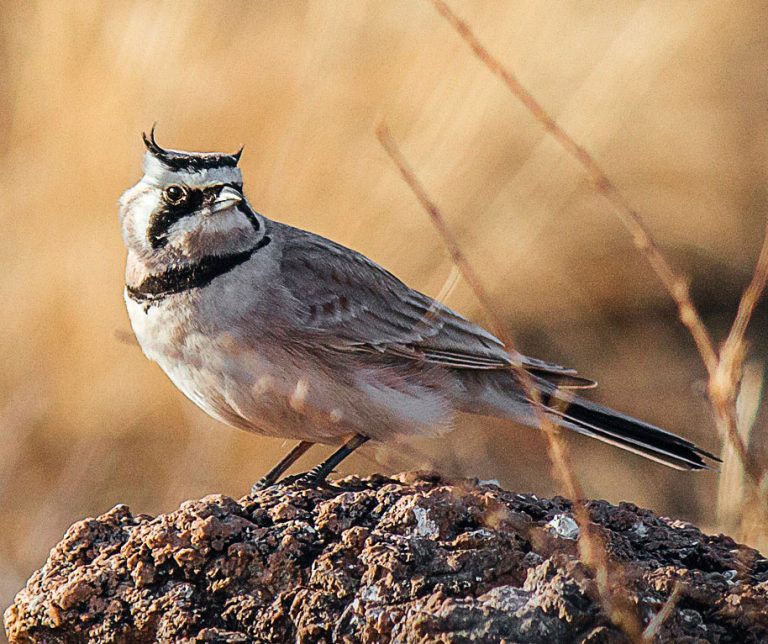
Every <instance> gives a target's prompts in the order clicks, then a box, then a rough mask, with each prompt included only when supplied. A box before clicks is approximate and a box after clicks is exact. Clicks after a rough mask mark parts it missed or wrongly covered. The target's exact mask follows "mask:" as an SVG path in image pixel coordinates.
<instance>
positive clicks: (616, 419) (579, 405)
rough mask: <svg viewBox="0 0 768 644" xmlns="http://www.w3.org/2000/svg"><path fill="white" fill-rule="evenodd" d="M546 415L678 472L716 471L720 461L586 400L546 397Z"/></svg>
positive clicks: (693, 445)
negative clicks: (715, 463)
mask: <svg viewBox="0 0 768 644" xmlns="http://www.w3.org/2000/svg"><path fill="white" fill-rule="evenodd" d="M544 403H545V405H546V407H547V412H548V414H549V415H550V416H551V418H552V420H554V421H555V422H556V423H557V424H558V425H561V426H563V427H568V428H569V429H573V430H575V431H577V432H579V433H580V434H585V435H586V436H591V437H592V438H597V439H598V440H601V441H604V442H606V443H610V444H611V445H616V446H617V447H621V448H622V449H625V450H628V451H630V452H634V453H635V454H640V455H641V456H644V457H645V458H649V459H651V460H653V461H656V462H658V463H662V464H664V465H667V466H669V467H673V468H675V469H677V470H702V469H714V468H713V466H711V465H709V464H708V463H707V462H706V461H705V459H712V460H713V461H716V462H720V459H719V458H718V457H717V456H715V455H714V454H711V453H709V452H707V451H706V450H703V449H701V448H700V447H698V446H696V445H695V444H694V443H692V442H691V441H689V440H686V439H685V438H682V437H681V436H677V435H676V434H673V433H671V432H668V431H665V430H663V429H661V428H659V427H656V426H655V425H651V424H650V423H646V422H643V421H642V420H637V419H636V418H632V417H630V416H627V415H625V414H622V413H621V412H618V411H614V410H613V409H609V408H608V407H603V406H601V405H598V404H596V403H593V402H591V401H589V400H585V399H584V398H579V397H573V398H567V397H564V398H562V399H560V396H559V395H558V394H557V393H556V392H555V393H552V394H549V395H545V397H544Z"/></svg>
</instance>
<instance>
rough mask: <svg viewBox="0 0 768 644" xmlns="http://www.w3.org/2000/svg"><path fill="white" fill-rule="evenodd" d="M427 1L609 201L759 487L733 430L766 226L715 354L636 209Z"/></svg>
mask: <svg viewBox="0 0 768 644" xmlns="http://www.w3.org/2000/svg"><path fill="white" fill-rule="evenodd" d="M431 2H432V4H433V5H434V6H435V8H436V9H437V11H438V12H439V13H440V15H441V16H443V17H444V18H445V19H446V20H447V21H448V22H449V23H450V24H451V26H452V27H453V28H454V29H455V30H456V31H457V32H458V34H459V35H460V36H461V38H462V39H463V40H464V41H465V42H466V43H467V45H469V47H470V48H471V49H472V51H473V52H474V54H475V55H476V56H477V58H478V59H479V60H480V61H481V62H482V63H483V64H484V65H485V66H486V67H487V68H488V69H489V70H490V71H491V72H492V73H494V74H495V75H496V76H498V77H499V78H500V79H501V80H502V82H503V83H504V84H505V85H506V86H507V87H508V88H509V90H510V91H511V92H512V94H513V95H514V96H515V97H516V98H517V99H519V100H520V101H521V102H522V103H523V105H525V107H526V108H527V109H528V110H529V111H530V112H531V114H532V115H533V116H534V118H536V120H538V121H539V122H540V123H541V124H542V125H543V126H544V128H545V129H546V130H547V132H549V134H550V135H551V136H552V137H553V138H554V139H555V140H556V141H557V142H558V143H560V145H561V146H562V147H563V148H564V149H565V151H566V152H568V154H570V155H571V156H572V157H574V158H575V159H576V160H577V161H578V162H579V163H580V164H581V165H582V166H583V168H584V169H585V170H586V172H587V174H588V175H589V177H590V179H591V180H592V182H593V183H594V185H595V187H596V188H597V190H598V192H600V194H602V195H603V196H604V197H605V198H606V199H607V200H608V201H609V203H610V204H611V205H612V206H613V210H614V212H615V213H616V215H617V216H618V217H619V219H620V220H621V221H622V223H623V224H624V226H625V227H626V228H627V230H628V231H629V233H630V235H631V236H632V240H633V242H634V244H635V246H636V247H637V248H638V250H639V251H640V252H641V253H642V254H643V255H644V256H645V257H646V259H647V260H648V262H649V263H650V265H651V267H652V268H653V270H654V271H655V273H656V275H657V276H658V277H659V279H660V281H661V282H662V284H663V285H664V287H665V288H666V290H667V291H668V292H669V294H670V296H671V297H672V299H673V300H674V302H675V304H676V305H677V309H678V315H679V318H680V320H681V322H682V323H683V324H684V325H685V327H686V328H687V329H688V331H689V332H690V334H691V336H692V337H693V340H694V342H695V344H696V347H697V349H698V351H699V354H700V355H701V358H702V360H703V362H704V365H705V367H706V369H707V373H708V375H709V394H710V399H711V401H712V406H713V410H714V412H715V418H716V424H717V428H718V431H719V433H720V435H721V437H722V438H723V439H724V440H725V439H727V440H729V441H730V442H731V444H732V445H733V448H734V451H735V453H736V455H737V456H738V458H739V460H740V462H741V464H742V467H743V468H744V471H745V473H746V474H747V477H748V479H749V481H750V483H751V485H752V487H753V491H755V492H757V491H759V490H760V484H761V480H762V479H763V476H764V470H763V468H762V467H761V466H760V465H759V464H758V463H757V462H756V461H755V459H754V458H752V457H751V455H750V454H749V452H748V450H747V448H746V446H745V444H744V441H743V440H742V439H741V437H740V436H739V433H738V431H737V423H736V398H737V394H738V387H739V380H740V369H741V363H742V359H743V354H744V346H743V337H744V333H745V330H746V327H747V324H748V322H749V319H750V317H751V315H752V312H753V311H754V308H755V305H756V304H757V301H758V300H759V298H760V296H761V295H762V292H763V290H764V288H765V285H766V280H767V279H768V230H767V231H766V235H767V236H766V239H765V241H764V242H763V248H762V251H761V253H760V257H759V259H758V262H757V266H756V267H755V271H754V275H753V278H752V281H751V283H750V285H749V286H748V287H747V289H746V290H745V292H744V295H743V296H742V298H741V303H740V305H739V310H738V313H737V315H736V318H735V320H734V323H733V327H732V329H731V333H730V335H729V337H728V339H727V340H726V342H725V344H724V345H723V349H722V351H721V352H719V353H718V351H717V349H716V348H715V345H714V343H713V341H712V338H711V336H710V334H709V331H708V330H707V328H706V326H705V325H704V322H703V321H702V319H701V315H700V314H699V312H698V310H697V308H696V306H695V305H694V303H693V301H692V299H691V296H690V289H689V286H688V280H687V279H686V278H685V277H683V276H682V275H679V274H677V273H676V272H675V270H674V269H673V268H672V267H671V265H670V264H669V262H667V260H666V258H665V257H664V255H663V254H662V253H661V251H660V249H659V246H658V244H657V243H656V241H655V240H654V238H653V236H652V234H651V232H650V230H649V229H648V227H647V226H646V224H645V222H644V221H643V219H642V218H641V216H640V214H639V213H638V212H637V211H636V210H635V209H633V208H632V207H631V206H630V205H629V203H628V202H627V201H626V199H625V198H624V196H623V195H622V194H621V193H620V192H619V190H618V189H617V188H616V186H615V185H614V184H613V182H612V181H611V180H610V179H609V178H608V176H607V175H606V174H605V172H603V170H602V169H601V168H600V166H599V165H598V164H597V162H596V161H595V159H594V158H593V157H592V156H591V155H590V154H589V152H587V151H586V150H585V149H584V148H583V147H582V146H580V145H578V144H577V143H576V142H575V141H574V140H573V138H572V137H571V136H570V135H569V134H568V133H567V132H566V131H565V130H563V128H561V127H560V126H559V125H558V123H557V122H556V121H555V120H554V118H552V117H551V116H550V115H549V113H548V112H547V111H546V110H545V109H544V108H543V107H542V106H541V104H540V103H539V102H538V101H537V100H536V99H535V98H534V97H533V95H532V94H531V93H530V92H529V91H528V90H527V89H526V88H525V87H524V86H523V85H522V83H521V82H520V81H519V80H518V79H517V77H516V76H515V75H514V74H513V73H512V72H510V71H509V69H507V68H506V67H505V66H504V65H503V64H502V63H501V62H500V61H499V60H498V59H497V58H495V57H494V56H493V55H491V53H490V52H489V51H488V49H487V48H486V47H485V46H484V45H483V44H482V43H481V42H480V40H479V39H478V38H477V36H476V35H475V34H474V32H473V31H472V29H471V28H470V26H469V25H468V24H467V22H466V21H464V20H462V19H461V18H460V17H459V16H457V15H456V14H455V13H454V12H453V10H452V9H451V8H450V7H449V6H448V5H447V4H446V3H445V2H444V1H443V0H431ZM759 505H760V507H761V511H762V512H765V509H764V508H763V507H762V506H763V505H764V504H763V503H762V502H761V503H760V504H759Z"/></svg>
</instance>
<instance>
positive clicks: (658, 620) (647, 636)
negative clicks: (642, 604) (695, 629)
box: [643, 582, 682, 642]
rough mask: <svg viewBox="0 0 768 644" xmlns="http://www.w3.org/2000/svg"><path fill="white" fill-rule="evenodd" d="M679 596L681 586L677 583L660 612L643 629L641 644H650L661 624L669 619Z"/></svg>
mask: <svg viewBox="0 0 768 644" xmlns="http://www.w3.org/2000/svg"><path fill="white" fill-rule="evenodd" d="M681 594H682V585H681V584H680V583H679V582H678V583H676V584H675V587H674V588H673V589H672V592H671V593H670V595H669V597H668V598H667V601H665V602H664V605H663V606H662V607H661V610H660V611H659V612H658V613H656V614H655V615H654V616H653V619H652V620H651V621H650V622H648V626H646V627H645V630H644V631H643V642H652V641H653V638H654V637H656V635H658V633H659V629H660V628H661V626H662V624H664V622H666V621H667V620H668V619H669V616H670V615H671V614H672V611H673V610H674V609H675V607H676V606H677V602H679V601H680V596H681Z"/></svg>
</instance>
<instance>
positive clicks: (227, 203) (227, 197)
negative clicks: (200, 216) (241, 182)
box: [211, 186, 243, 212]
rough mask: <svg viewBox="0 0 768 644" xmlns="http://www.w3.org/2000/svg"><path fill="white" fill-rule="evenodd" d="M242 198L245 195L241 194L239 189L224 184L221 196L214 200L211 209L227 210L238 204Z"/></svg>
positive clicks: (216, 210)
mask: <svg viewBox="0 0 768 644" xmlns="http://www.w3.org/2000/svg"><path fill="white" fill-rule="evenodd" d="M242 200H243V195H241V194H240V193H239V192H238V191H237V190H235V189H234V188H232V187H230V186H224V187H223V188H222V189H221V192H220V193H219V196H218V197H216V199H215V200H214V202H213V205H212V206H211V211H212V212H219V211H221V210H227V209H229V208H232V207H233V206H236V205H237V204H239V203H240V202H241V201H242Z"/></svg>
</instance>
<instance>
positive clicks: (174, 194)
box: [163, 185, 187, 206]
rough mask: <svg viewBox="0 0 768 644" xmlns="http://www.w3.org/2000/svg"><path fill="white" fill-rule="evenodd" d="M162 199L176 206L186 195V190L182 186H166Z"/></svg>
mask: <svg viewBox="0 0 768 644" xmlns="http://www.w3.org/2000/svg"><path fill="white" fill-rule="evenodd" d="M163 197H164V199H165V200H166V201H167V202H168V203H169V204H171V205H173V206H177V205H179V204H180V203H181V202H182V201H184V200H185V199H186V197H187V191H186V190H185V189H184V188H183V187H182V186H176V185H173V186H168V187H167V188H166V189H165V190H164V191H163Z"/></svg>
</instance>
